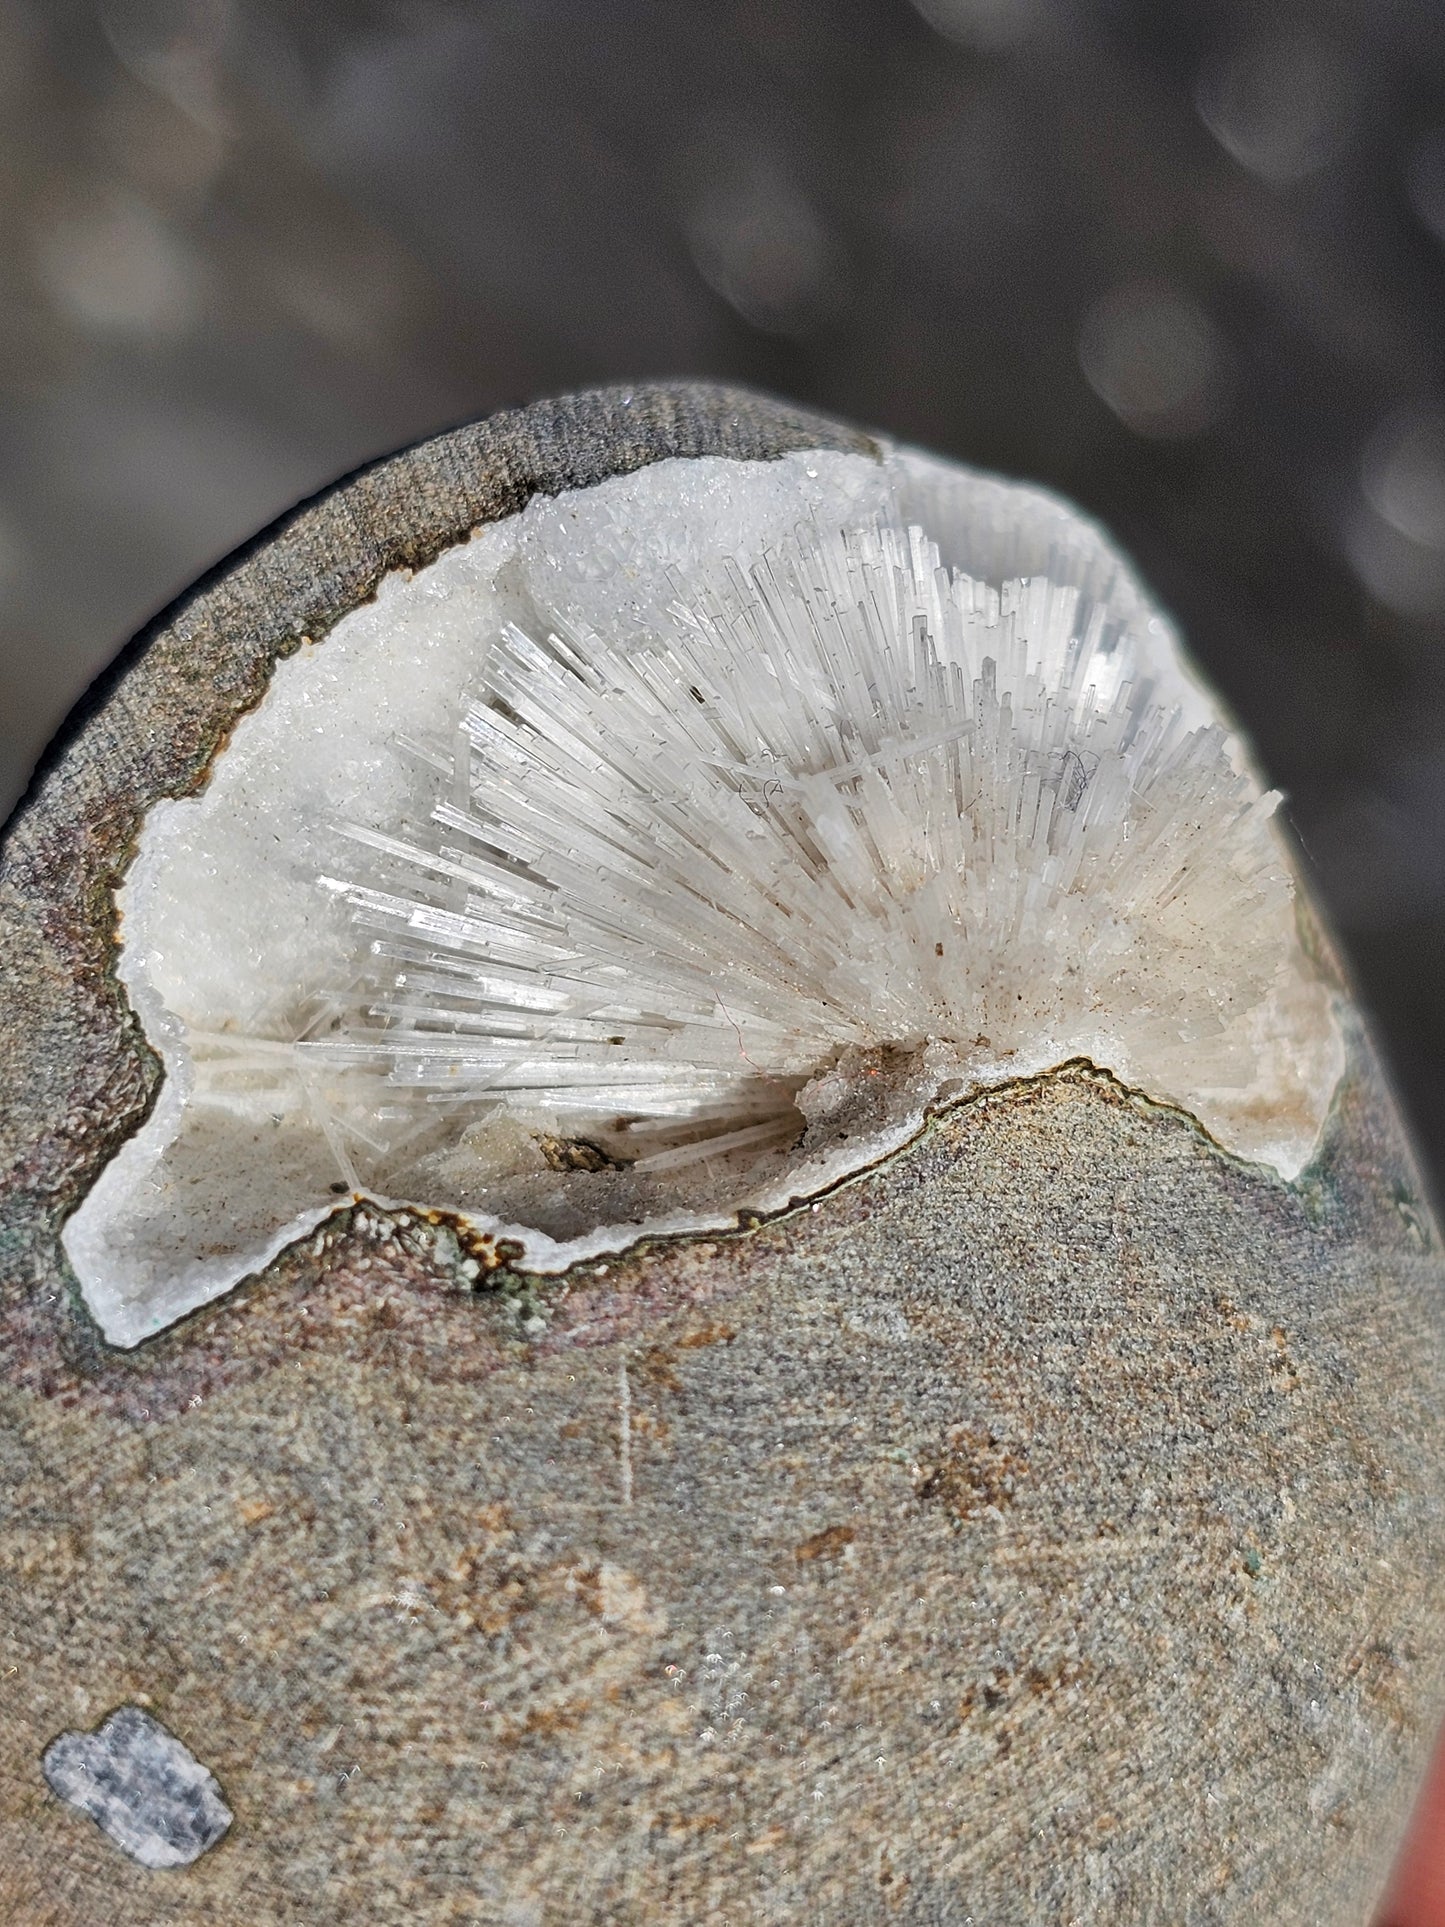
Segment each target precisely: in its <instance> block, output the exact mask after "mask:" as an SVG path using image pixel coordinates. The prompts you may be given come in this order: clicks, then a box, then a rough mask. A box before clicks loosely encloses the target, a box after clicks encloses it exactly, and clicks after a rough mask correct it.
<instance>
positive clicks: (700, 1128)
mask: <svg viewBox="0 0 1445 1927" xmlns="http://www.w3.org/2000/svg"><path fill="white" fill-rule="evenodd" d="M1277 803H1278V798H1277V796H1275V795H1274V794H1273V793H1271V792H1270V791H1268V790H1267V789H1266V788H1265V786H1264V784H1263V783H1262V781H1261V779H1260V778H1259V776H1258V774H1257V772H1256V770H1255V768H1254V765H1253V763H1252V760H1251V757H1250V752H1249V750H1248V747H1247V744H1245V742H1244V741H1243V739H1242V738H1241V737H1240V735H1239V733H1238V731H1237V729H1236V728H1235V727H1234V725H1233V723H1232V722H1231V720H1230V719H1229V718H1228V717H1227V716H1226V715H1224V714H1223V713H1222V712H1221V710H1220V708H1219V705H1218V704H1217V702H1216V701H1215V700H1214V698H1213V697H1212V695H1211V694H1210V692H1209V691H1208V690H1207V689H1206V688H1205V687H1204V686H1203V685H1202V683H1201V682H1200V681H1199V679H1198V677H1197V675H1196V673H1195V672H1194V670H1193V668H1192V667H1191V665H1190V664H1189V662H1188V660H1187V658H1186V657H1185V656H1184V655H1183V653H1182V651H1181V648H1180V645H1179V643H1178V640H1177V638H1176V636H1175V635H1174V632H1173V630H1172V629H1171V627H1170V625H1169V623H1168V622H1167V620H1166V619H1165V618H1164V617H1163V616H1162V615H1161V614H1160V613H1159V612H1158V611H1157V609H1155V608H1154V607H1153V605H1152V604H1151V602H1150V601H1149V598H1148V596H1147V593H1146V592H1145V591H1144V590H1143V588H1142V587H1141V586H1140V585H1139V583H1138V582H1137V580H1136V579H1135V577H1134V576H1133V574H1132V573H1131V571H1130V570H1129V568H1128V566H1127V564H1126V563H1125V562H1124V561H1123V559H1122V558H1121V557H1120V556H1119V555H1118V554H1117V552H1116V551H1115V550H1114V549H1113V548H1112V546H1111V545H1110V543H1109V542H1108V541H1107V539H1106V538H1105V537H1104V536H1103V535H1102V534H1101V533H1100V532H1099V531H1098V530H1097V529H1096V528H1095V527H1094V526H1093V525H1091V524H1090V523H1088V522H1087V521H1085V520H1084V519H1083V518H1082V517H1081V516H1079V515H1078V514H1077V513H1076V512H1075V511H1074V510H1072V509H1071V508H1069V507H1068V506H1067V505H1066V504H1063V503H1061V502H1059V501H1057V500H1056V499H1054V498H1052V497H1050V496H1048V495H1046V494H1043V493H1042V492H1040V491H1038V490H1035V489H1032V488H1028V487H1024V486H1020V485H1017V484H1013V483H1008V482H1004V481H1000V480H998V479H996V478H994V477H990V476H985V475H980V474H977V473H974V472H972V471H969V470H966V469H962V468H959V467H957V466H956V465H953V464H948V463H943V462H939V461H937V460H935V459H933V458H931V457H928V456H925V455H922V454H919V453H917V452H916V451H913V450H909V449H902V448H897V447H894V446H892V445H889V444H886V443H884V442H882V441H880V440H877V439H875V438H871V437H868V436H865V435H863V434H861V433H859V432H857V431H854V430H851V429H848V428H845V427H843V426H840V425H839V424H836V423H831V422H827V421H824V420H822V419H820V418H817V417H812V416H809V415H807V414H805V413H802V412H799V411H797V410H793V409H790V408H787V407H784V406H783V405H781V404H778V403H774V402H769V401H766V400H762V399H759V398H757V397H754V396H749V395H745V394H740V393H737V392H734V391H727V390H718V389H712V388H707V387H701V386H695V385H682V386H673V387H667V386H660V387H652V388H643V389H635V390H631V391H626V392H623V391H611V392H605V393H601V394H594V395H586V396H579V397H573V398H571V399H568V400H565V401H562V402H559V403H555V404H548V405H544V406H541V407H537V408H532V409H526V410H522V411H519V412H517V413H515V414H511V415H504V416H500V417H497V418H494V419H493V420H492V421H490V422H487V423H484V424H481V425H479V426H478V427H475V428H471V429H464V430H460V431H458V432H456V433H455V434H452V435H449V436H445V437H443V438H441V439H440V440H438V441H435V442H431V443H427V444H424V445H422V446H421V447H419V448H417V449H414V450H412V451H410V452H408V453H406V454H403V455H401V456H398V457H395V458H393V459H392V460H390V461H387V462H383V463H380V464H378V465H377V466H375V467H374V468H371V469H369V470H366V471H363V472H362V473H361V474H359V475H357V476H355V477H353V478H351V479H350V480H348V481H346V482H343V483H341V484H339V485H338V487H337V488H336V489H335V490H333V491H331V492H329V493H328V494H326V495H324V496H323V497H321V498H319V499H318V500H317V501H316V502H314V503H312V504H309V505H307V506H305V507H303V508H302V509H300V510H299V511H297V512H296V514H295V515H293V516H291V517H289V518H286V519H285V520H283V521H282V522H281V523H279V524H278V525H277V526H276V527H275V528H273V529H272V530H270V531H268V532H267V533H266V534H265V535H264V536H263V537H261V538H259V539H258V540H257V542H256V543H254V544H253V545H252V546H251V547H250V548H249V549H248V550H247V551H245V552H244V553H243V554H242V555H240V556H239V557H237V558H235V559H234V560H233V561H232V562H231V563H229V564H227V565H225V566H223V568H221V569H220V570H219V571H217V572H216V573H215V574H214V575H213V576H212V577H211V578H209V579H208V580H206V581H205V582H203V583H202V584H201V585H199V586H198V588H197V589H196V590H195V591H193V592H192V593H191V594H189V595H188V596H186V597H184V598H183V599H182V600H181V602H180V603H178V604H177V605H176V606H175V607H174V608H173V609H172V610H171V611H169V612H168V613H167V614H166V615H165V616H163V617H162V618H161V619H160V620H159V621H158V622H157V623H156V624H155V625H154V626H153V627H152V629H150V630H149V631H147V632H146V633H145V634H144V635H143V636H142V637H140V638H139V639H138V641H137V643H136V644H135V645H133V647H132V649H131V650H130V651H129V652H128V653H127V654H126V655H125V656H124V657H122V659H121V661H120V662H119V664H118V665H117V667H116V669H115V671H114V672H113V673H112V674H111V675H110V677H108V678H107V679H106V681H105V682H104V683H103V684H102V685H101V686H100V687H99V688H98V689H97V690H96V691H95V692H93V694H92V696H91V698H89V699H88V701H87V703H86V704H85V705H84V706H83V708H82V711H81V712H80V713H79V714H78V715H77V716H76V717H75V718H73V719H72V722H71V724H70V725H69V726H68V728H67V731H66V732H65V733H64V735H63V736H62V738H61V740H60V742H59V743H58V744H57V746H56V747H55V748H54V749H53V750H52V752H51V753H50V755H49V757H48V758H47V760H46V763H45V765H44V766H43V767H42V770H41V771H40V773H39V774H38V776H37V778H36V781H35V783H34V784H33V785H32V788H31V791H30V793H29V795H28V797H27V799H26V800H25V802H24V803H23V804H22V806H21V809H20V810H19V812H18V813H17V815H16V817H15V819H14V820H13V821H12V823H11V825H10V827H9V830H8V832H7V836H6V842H5V849H4V867H3V874H0V968H3V971H4V986H5V1007H4V1010H3V1014H0V1053H3V1073H4V1080H5V1089H6V1092H7V1100H6V1104H5V1107H4V1113H3V1119H0V1173H3V1176H0V1254H3V1257H4V1267H5V1268H4V1292H5V1296H4V1310H3V1315H4V1320H5V1341H4V1342H5V1350H4V1362H5V1391H4V1398H5V1404H6V1422H5V1426H4V1430H3V1432H0V1449H3V1450H4V1452H5V1454H6V1481H5V1487H6V1492H7V1518H6V1523H5V1525H4V1527H3V1531H0V1599H3V1601H4V1605H5V1607H6V1612H5V1615H4V1617H5V1622H6V1627H7V1632H6V1640H7V1642H8V1644H7V1655H8V1656H7V1660H6V1665H7V1668H11V1669H13V1671H11V1673H10V1677H9V1679H8V1681H7V1696H8V1697H7V1704H9V1705H10V1706H11V1708H12V1718H11V1720H10V1722H9V1724H8V1726H7V1730H6V1733H5V1735H4V1737H3V1739H0V1748H3V1767H4V1775H5V1780H6V1784H7V1786H8V1787H9V1788H10V1789H11V1790H12V1797H11V1798H10V1799H9V1800H8V1801H7V1803H6V1813H5V1817H4V1819H3V1820H0V1826H3V1828H4V1829H5V1852H4V1857H3V1861H0V1865H3V1867H4V1872H3V1873H0V1898H3V1899H4V1900H5V1902H6V1904H7V1917H8V1918H14V1919H16V1920H21V1921H24V1920H32V1919H33V1920H36V1921H39V1920H42V1919H44V1920H47V1921H50V1920H55V1921H76V1922H80V1921H90V1920H93V1919H96V1918H102V1917H123V1918H129V1917H136V1918H145V1919H147V1920H154V1921H166V1920H177V1921H180V1920H193V1919H195V1918H197V1917H199V1916H201V1915H202V1914H203V1913H204V1914H205V1915H208V1916H209V1917H212V1918H214V1919H217V1920H219V1921H223V1922H227V1921H236V1922H238V1923H240V1922H250V1921H254V1920H256V1919H259V1918H274V1919H277V1920H280V1919H288V1918H292V1917H296V1918H312V1917H317V1916H319V1915H326V1914H327V1913H328V1910H334V1909H339V1908H340V1907H342V1906H343V1905H345V1907H346V1908H347V1910H348V1911H352V1910H360V1911H361V1912H363V1913H364V1914H365V1915H366V1917H367V1918H368V1919H375V1920H377V1921H389V1920H393V1919H395V1920H401V1919H403V1918H405V1919H413V1918H418V1917H419V1918H422V1919H437V1920H445V1919H466V1920H475V1921H487V1922H490V1921H496V1922H499V1923H500V1922H513V1921H521V1920H529V1921H551V1920H558V1921H561V1920H567V1921H573V1920H596V1921H603V1920H614V1919H619V1918H625V1919H628V1920H638V1921H642V1920H648V1919H656V1920H666V1921H671V1920H678V1919H705V1918H722V1917H723V1916H724V1915H728V1916H735V1917H741V1918H746V1919H757V1920H775V1919H776V1920H785V1919H807V1920H826V1921H837V1922H840V1923H841V1922H853V1921H858V1920H867V1919H874V1918H897V1919H899V1920H901V1921H918V1922H935V1921H937V1922H944V1921H955V1920H957V1921H960V1922H961V1921H964V1920H966V1919H968V1918H986V1919H988V1920H990V1921H996V1922H1014V1921H1017V1922H1021V1923H1022V1922H1032V1921H1036V1920H1040V1919H1052V1918H1070V1919H1096V1920H1100V1921H1105V1920H1108V1921H1114V1920H1121V1919H1169V1920H1180V1921H1195V1920H1197V1921H1217V1922H1222V1921H1232V1920H1244V1919H1246V1918H1248V1919H1251V1920H1252V1919H1255V1918H1259V1917H1267V1918H1270V1919H1272V1920H1278V1921H1282V1922H1283V1921H1299V1922H1302V1923H1304V1922H1308V1923H1311V1927H1318V1924H1319V1923H1323V1922H1331V1921H1341V1922H1343V1921H1352V1920H1358V1919H1360V1918H1362V1917H1364V1915H1365V1913H1366V1912H1367V1911H1368V1908H1369V1906H1370V1903H1371V1900H1372V1897H1373V1896H1374V1895H1375V1894H1376V1893H1377V1891H1378V1890H1379V1887H1380V1885H1381V1883H1382V1881H1383V1878H1384V1874H1385V1871H1386V1869H1387V1867H1388V1863H1389V1859H1390V1855H1391V1853H1392V1850H1393V1848H1394V1845H1395V1843H1396V1841H1397V1839H1398V1836H1399V1834H1400V1832H1401V1830H1402V1828H1403V1824H1404V1819H1405V1816H1406V1810H1407V1807H1408V1802H1409V1798H1410V1794H1411V1791H1412V1788H1413V1784H1414V1781H1415V1778H1416V1777H1417V1775H1418V1773H1419V1771H1420V1768H1421V1766H1422V1765H1423V1759H1424V1753H1425V1749H1426V1745H1427V1742H1428V1739H1429V1735H1430V1732H1431V1729H1432V1726H1433V1721H1434V1716H1435V1713H1436V1710H1437V1706H1438V1700H1439V1695H1440V1690H1441V1686H1442V1684H1445V1664H1442V1661H1441V1658H1440V1654H1441V1652H1442V1637H1441V1635H1442V1631H1445V1626H1442V1617H1445V1615H1442V1611H1441V1607H1440V1605H1439V1604H1438V1601H1439V1599H1440V1596H1441V1586H1440V1581H1441V1578H1442V1572H1445V1536H1442V1519H1441V1493H1442V1472H1445V1465H1442V1458H1445V1451H1442V1447H1445V1432H1442V1423H1441V1419H1440V1416H1439V1415H1440V1412H1441V1390H1442V1369H1441V1367H1442V1354H1441V1304H1440V1289H1441V1284H1442V1264H1441V1259H1440V1254H1439V1247H1438V1242H1437V1238H1436V1234H1435V1231H1434V1228H1433V1226H1432V1223H1431V1219H1430V1215H1429V1211H1428V1208H1427V1206H1426V1205H1425V1203H1424V1202H1423V1201H1422V1194H1421V1187H1420V1182H1419V1179H1418V1176H1417V1174H1416V1172H1415V1168H1414V1166H1413V1163H1412V1161H1411V1158H1410V1154H1409V1150H1408V1146H1407V1145H1406V1143H1405V1141H1404V1139H1403V1137H1402V1134H1401V1130H1400V1126H1399V1123H1398V1120H1397V1118H1396V1115H1395V1112H1394V1109H1393V1107H1392V1104H1391V1100H1390V1097H1389V1094H1388V1091H1387V1089H1386V1087H1385V1084H1384V1081H1383V1079H1382V1076H1381V1073H1380V1070H1379V1067H1378V1064H1377V1062H1376V1059H1375V1057H1374V1054H1373V1052H1372V1050H1371V1047H1370V1044H1369V1040H1368V1037H1367V1035H1366V1034H1365V1031H1364V1028H1363V1026H1362V1023H1361V1020H1360V1018H1359V1016H1358V1013H1357V1012H1356V1010H1355V1008H1354V1005H1353V1003H1352V1001H1351V999H1350V996H1349V992H1348V989H1347V986H1346V984H1345V982H1344V980H1343V978H1342V976H1341V973H1340V971H1339V968H1338V966H1337V964H1336V962H1335V960H1334V957H1333V954H1332V952H1331V949H1330V946H1329V943H1328V941H1327V939H1326V938H1325V937H1324V936H1323V935H1322V933H1321V930H1320V927H1319V924H1318V921H1317V919H1316V918H1315V916H1314V914H1313V912H1312V909H1311V907H1310V905H1309V903H1308V901H1307V900H1306V898H1305V897H1304V895H1303V893H1302V891H1301V888H1300V885H1299V882H1298V879H1297V876H1296V874H1295V869H1294V865H1293V861H1292V854H1291V850H1290V846H1289V842H1288V838H1287V834H1286V833H1285V832H1283V831H1282V830H1281V829H1280V827H1279V823H1278V818H1277V816H1276V814H1275V809H1276V805H1277ZM137 1699H139V1700H141V1701H142V1702H143V1703H144V1704H146V1705H149V1706H152V1707H154V1708H156V1709H157V1713H158V1715H159V1716H160V1717H163V1718H164V1720H165V1722H166V1725H168V1726H170V1727H171V1728H173V1729H174V1730H175V1731H177V1732H186V1733H196V1734H200V1735H202V1736H203V1739H204V1746H205V1754H206V1760H207V1765H208V1767H209V1768H211V1769H212V1770H213V1771H214V1772H215V1773H217V1774H218V1775H219V1777H220V1780H221V1783H222V1784H223V1785H224V1786H225V1788H226V1790H227V1799H228V1802H229V1803H230V1806H231V1807H232V1808H233V1809H234V1813H235V1816H236V1817H235V1823H234V1825H233V1826H232V1827H231V1828H230V1831H229V1832H228V1833H227V1835H226V1838H225V1840H224V1843H223V1844H222V1846H221V1847H220V1848H218V1849H217V1850H216V1851H214V1852H210V1853H206V1854H204V1855H203V1857H201V1858H200V1859H197V1860H196V1861H195V1862H194V1864H193V1865H191V1866H189V1867H188V1868H186V1869H185V1870H184V1872H182V1871H180V1870H179V1869H177V1868H172V1869H171V1870H170V1871H168V1872H166V1873H165V1874H164V1875H157V1874H156V1873H155V1872H154V1871H151V1870H149V1869H147V1868H146V1867H144V1866H141V1865H137V1864H133V1863H132V1862H130V1861H126V1860H123V1859H122V1858H121V1857H119V1856H117V1855H116V1854H115V1852H114V1849H113V1848H112V1847H109V1846H108V1845H107V1843H106V1842H105V1840H104V1839H103V1837H102V1836H101V1835H99V1834H98V1833H96V1832H95V1831H94V1830H93V1829H84V1830H80V1829H78V1827H77V1822H76V1819H75V1816H74V1815H73V1814H72V1813H70V1812H68V1811H67V1809H66V1808H65V1806H64V1805H62V1804H61V1803H60V1802H58V1801H56V1800H55V1799H53V1798H52V1797H51V1796H50V1795H49V1794H48V1793H47V1791H46V1785H45V1779H44V1777H43V1775H42V1773H41V1766H40V1762H41V1758H42V1756H43V1755H45V1754H46V1749H47V1747H52V1743H54V1742H55V1736H56V1734H57V1733H59V1732H60V1731H61V1729H62V1728H64V1727H67V1726H72V1725H74V1724H75V1723H76V1722H77V1719H78V1718H79V1720H80V1721H81V1723H90V1724H93V1723H94V1721H95V1720H96V1719H97V1718H98V1717H99V1716H100V1715H101V1714H102V1713H103V1712H104V1711H105V1709H106V1708H108V1707H114V1706H116V1705H118V1704H120V1703H121V1702H123V1701H132V1700H137ZM158 1730H161V1731H163V1730H164V1729H162V1728H158ZM51 1757H54V1755H53V1747H52V1754H51ZM208 1777H209V1776H208Z"/></svg>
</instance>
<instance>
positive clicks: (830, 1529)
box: [793, 1526, 858, 1565]
mask: <svg viewBox="0 0 1445 1927" xmlns="http://www.w3.org/2000/svg"><path fill="white" fill-rule="evenodd" d="M857 1536H858V1535H857V1534H856V1533H855V1532H854V1530H853V1528H852V1526H827V1527H825V1528H824V1530H823V1531H822V1532H815V1533H814V1534H813V1536H812V1538H811V1539H805V1540H804V1541H803V1543H802V1544H801V1545H800V1546H794V1548H793V1557H794V1558H795V1559H796V1560H797V1561H798V1562H799V1564H800V1565H807V1564H809V1563H810V1562H811V1561H812V1560H814V1559H841V1558H842V1556H843V1553H844V1550H845V1548H846V1547H848V1546H851V1545H852V1543H853V1541H854V1539H855V1538H856V1537H857Z"/></svg>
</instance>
